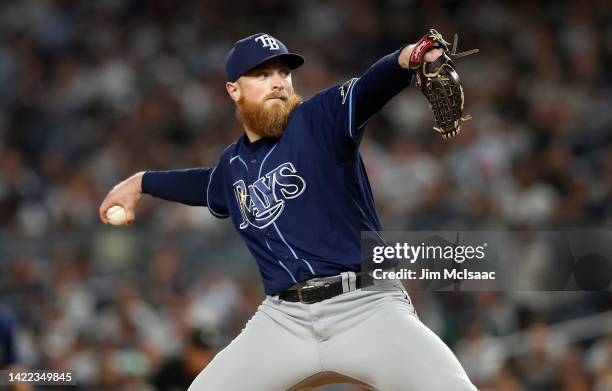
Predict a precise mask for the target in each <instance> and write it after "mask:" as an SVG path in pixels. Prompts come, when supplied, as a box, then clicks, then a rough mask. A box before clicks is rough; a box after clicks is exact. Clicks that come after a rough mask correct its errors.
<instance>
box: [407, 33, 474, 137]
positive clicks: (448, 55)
mask: <svg viewBox="0 0 612 391" xmlns="http://www.w3.org/2000/svg"><path fill="white" fill-rule="evenodd" d="M449 45H450V43H449V42H446V41H445V40H444V38H442V35H441V34H440V33H438V32H437V31H436V30H434V29H431V30H429V34H427V35H426V36H424V37H423V38H421V39H420V40H419V41H418V42H417V43H416V45H415V47H414V50H413V51H412V54H411V55H410V69H412V70H413V71H414V72H415V74H416V80H417V86H418V87H419V88H420V89H421V91H422V92H423V94H425V97H427V100H428V101H429V108H430V109H431V111H432V113H433V115H434V119H435V121H436V126H434V130H435V131H437V132H438V133H440V134H441V135H442V137H444V138H450V137H453V136H455V135H457V134H458V133H459V130H460V124H461V122H463V121H467V120H469V119H470V118H472V117H471V116H470V115H465V116H464V115H463V105H464V97H463V87H462V86H461V80H460V79H459V75H458V74H457V71H456V70H455V65H454V64H453V60H455V59H458V58H462V57H465V56H469V55H470V54H474V53H476V52H478V49H472V50H468V51H466V52H462V53H457V52H456V51H457V34H455V38H454V42H453V47H452V49H449ZM434 48H441V49H443V50H444V53H443V54H442V55H441V56H440V57H438V58H437V59H436V60H435V61H433V62H426V61H425V53H427V52H428V51H429V50H431V49H434Z"/></svg>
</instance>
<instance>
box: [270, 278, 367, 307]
mask: <svg viewBox="0 0 612 391" xmlns="http://www.w3.org/2000/svg"><path fill="white" fill-rule="evenodd" d="M363 276H364V273H356V275H355V277H356V280H355V289H360V288H362V287H363V286H365V285H364V281H365V280H366V279H365V278H363ZM369 280H370V281H371V279H369ZM344 285H346V282H345V283H344ZM349 291H350V290H346V289H345V287H343V282H342V277H341V276H333V277H325V278H320V279H314V280H308V281H306V282H305V283H302V284H298V285H297V286H293V287H291V288H289V289H287V290H285V291H283V292H281V293H280V294H279V295H278V298H279V299H281V300H284V301H289V302H292V303H297V302H300V303H304V304H312V303H318V302H320V301H323V300H327V299H331V298H332V297H335V296H338V295H341V294H343V293H346V292H349Z"/></svg>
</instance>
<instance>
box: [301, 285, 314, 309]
mask: <svg viewBox="0 0 612 391" xmlns="http://www.w3.org/2000/svg"><path fill="white" fill-rule="evenodd" d="M317 288H319V287H318V286H315V285H306V286H303V287H301V288H298V290H297V294H298V298H299V299H300V303H304V304H313V303H316V302H317V299H316V298H311V299H307V298H305V297H304V293H308V292H312V291H314V290H315V289H317Z"/></svg>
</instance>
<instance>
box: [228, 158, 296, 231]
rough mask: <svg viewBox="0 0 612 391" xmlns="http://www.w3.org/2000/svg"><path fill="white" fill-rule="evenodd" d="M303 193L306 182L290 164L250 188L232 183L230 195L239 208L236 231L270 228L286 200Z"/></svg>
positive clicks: (271, 172)
mask: <svg viewBox="0 0 612 391" xmlns="http://www.w3.org/2000/svg"><path fill="white" fill-rule="evenodd" d="M304 190H306V182H305V181H304V179H303V178H302V177H301V176H299V175H298V174H297V170H296V168H295V167H294V166H293V164H292V163H290V162H286V163H282V164H280V165H279V166H278V167H276V168H275V169H273V170H271V171H270V172H268V173H267V174H265V175H264V176H262V177H260V178H258V179H257V180H256V181H255V182H253V183H252V184H250V185H248V186H247V185H246V184H245V182H244V180H242V179H240V180H238V181H236V182H235V183H234V195H235V196H236V201H237V202H238V206H239V207H240V212H241V214H242V222H241V223H240V229H245V228H247V227H248V226H249V225H252V226H253V227H256V228H259V229H262V228H265V227H267V226H268V225H270V224H272V223H273V222H274V221H275V220H276V219H277V218H278V217H279V216H280V215H281V213H282V212H283V209H284V208H285V203H286V201H287V200H290V199H293V198H296V197H298V196H299V195H300V194H302V193H303V192H304Z"/></svg>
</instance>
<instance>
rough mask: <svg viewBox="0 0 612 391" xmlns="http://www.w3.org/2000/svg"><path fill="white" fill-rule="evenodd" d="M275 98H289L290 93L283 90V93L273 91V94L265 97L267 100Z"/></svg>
mask: <svg viewBox="0 0 612 391" xmlns="http://www.w3.org/2000/svg"><path fill="white" fill-rule="evenodd" d="M275 98H280V99H282V100H287V99H289V94H287V93H286V92H285V93H282V92H281V93H272V94H268V95H267V96H266V97H265V100H268V99H275Z"/></svg>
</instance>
